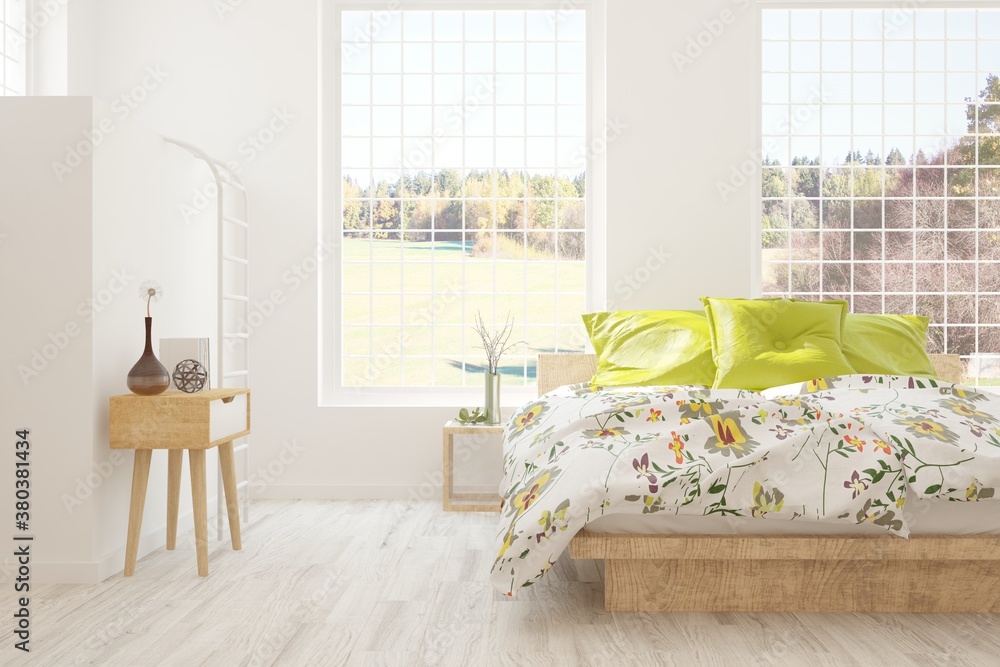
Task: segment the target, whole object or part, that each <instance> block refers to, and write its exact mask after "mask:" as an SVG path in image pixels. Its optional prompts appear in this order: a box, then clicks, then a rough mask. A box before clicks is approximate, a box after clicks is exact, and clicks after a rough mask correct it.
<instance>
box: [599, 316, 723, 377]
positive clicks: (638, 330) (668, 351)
mask: <svg viewBox="0 0 1000 667" xmlns="http://www.w3.org/2000/svg"><path fill="white" fill-rule="evenodd" d="M583 324H584V326H586V327H587V334H588V335H589V336H590V342H591V343H592V344H593V346H594V351H595V352H596V353H597V374H596V375H594V379H593V380H591V384H592V385H595V386H605V387H613V386H619V387H622V386H626V387H639V386H658V385H682V384H696V385H704V386H706V387H708V386H711V384H712V381H713V380H714V379H715V363H714V362H713V361H712V339H711V337H710V335H709V333H708V320H707V319H706V318H705V314H704V313H703V312H700V311H690V310H648V311H631V312H628V311H618V312H611V313H589V314H587V315H584V316H583Z"/></svg>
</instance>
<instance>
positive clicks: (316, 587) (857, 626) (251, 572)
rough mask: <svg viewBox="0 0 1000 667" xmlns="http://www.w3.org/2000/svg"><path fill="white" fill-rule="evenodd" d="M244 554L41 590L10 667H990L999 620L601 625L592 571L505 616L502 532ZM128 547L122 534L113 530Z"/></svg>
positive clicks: (250, 542) (335, 518)
mask: <svg viewBox="0 0 1000 667" xmlns="http://www.w3.org/2000/svg"><path fill="white" fill-rule="evenodd" d="M254 511H255V512H256V513H257V514H256V515H257V516H258V517H261V518H260V519H258V521H257V522H256V523H254V524H253V525H252V526H251V527H250V528H249V529H247V530H246V531H245V533H244V536H243V551H242V552H233V551H232V550H230V548H229V544H228V543H219V544H216V545H214V548H213V549H212V552H211V560H210V575H209V577H208V578H207V579H201V578H198V577H197V574H196V569H195V554H194V545H193V538H192V536H191V535H187V536H181V537H180V538H179V539H178V545H177V550H176V551H172V552H168V551H165V550H162V549H161V550H159V551H156V552H154V553H153V554H150V555H149V556H147V557H145V558H143V559H142V560H140V561H139V564H138V566H137V568H136V573H135V576H134V577H132V578H130V579H125V578H124V577H122V576H121V575H117V576H115V577H112V578H111V579H109V580H107V581H105V582H104V583H102V584H100V585H97V586H41V587H39V588H38V590H37V592H36V595H35V602H34V603H33V605H32V612H33V640H32V648H33V651H32V653H31V654H30V656H25V655H23V654H20V652H17V651H14V650H13V649H12V648H11V640H10V639H9V637H10V635H9V634H6V635H5V636H6V637H7V639H5V640H4V644H3V645H2V646H0V664H3V665H22V664H23V665H57V666H59V667H63V666H65V665H83V664H86V665H115V666H118V665H157V666H160V665H179V666H183V667H194V666H196V665H212V666H214V665H253V666H267V665H424V664H428V665H461V666H463V667H464V666H465V665H542V666H546V667H547V666H548V665H609V664H614V665H641V666H643V667H650V666H653V665H686V666H692V665H810V666H811V667H812V666H819V665H865V666H866V667H868V666H870V665H872V664H880V665H996V664H1000V632H998V631H1000V616H988V615H976V614H969V615H903V614H879V615H875V614H872V615H868V614H836V615H834V614H779V613H774V614H647V613H635V614H622V613H615V614H610V613H607V612H605V611H604V609H603V607H602V604H601V585H600V581H599V572H598V570H597V567H596V566H595V564H594V563H593V562H591V561H571V560H569V559H568V558H563V559H561V560H560V561H559V563H558V564H557V565H556V566H555V567H553V568H552V570H551V571H550V573H549V575H548V576H547V578H546V580H544V581H543V582H542V583H540V584H539V585H538V586H537V587H536V588H534V589H529V590H526V591H524V592H522V593H521V594H520V595H519V596H518V598H517V599H515V600H504V599H501V598H500V596H498V595H496V594H495V593H494V592H493V591H492V589H491V588H490V587H489V583H488V581H487V573H488V570H489V567H490V565H491V563H492V561H493V549H494V547H493V534H494V526H495V523H496V515H493V514H475V513H444V512H442V511H441V509H440V506H439V505H438V504H437V503H432V502H424V503H406V502H322V501H286V502H258V503H255V505H254ZM123 529H124V527H123Z"/></svg>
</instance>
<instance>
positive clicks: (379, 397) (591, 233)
mask: <svg viewBox="0 0 1000 667" xmlns="http://www.w3.org/2000/svg"><path fill="white" fill-rule="evenodd" d="M476 9H480V10H482V9H489V10H494V11H501V10H515V11H516V10H551V11H556V12H558V11H560V10H562V11H566V10H584V11H586V12H587V72H586V82H587V104H586V106H587V109H586V113H587V120H586V123H587V136H586V142H587V143H586V145H587V147H588V151H587V163H586V169H587V171H586V195H585V197H584V200H585V206H586V220H585V250H586V258H585V262H584V272H585V276H586V285H585V304H586V308H587V310H591V311H592V310H598V309H601V308H603V307H604V304H605V301H606V284H605V283H606V280H605V275H606V258H605V253H604V249H605V247H606V245H605V238H606V233H605V219H606V213H605V211H606V203H605V202H606V173H607V170H606V150H605V149H599V150H598V149H595V148H594V147H595V146H597V147H600V146H602V144H600V143H599V141H600V139H601V138H602V137H603V135H604V134H605V132H606V127H607V113H606V94H605V61H606V58H605V41H606V40H605V30H604V26H605V17H606V0H568V1H567V0H561V1H559V0H556V1H550V2H524V1H520V2H516V1H512V0H409V1H407V2H401V1H399V0H390V2H389V3H388V5H387V4H386V2H385V0H352V1H351V2H332V3H325V4H324V3H321V9H320V21H319V54H320V55H319V61H320V62H319V73H320V76H319V78H320V100H319V127H320V131H319V134H320V141H319V183H318V187H319V195H320V202H319V216H318V218H319V221H318V230H317V231H318V239H319V243H320V245H324V246H329V245H330V244H327V243H324V240H326V239H331V237H332V241H333V243H332V245H333V248H334V250H333V252H331V253H329V255H328V256H323V257H322V258H321V261H320V266H319V289H318V294H317V302H318V303H317V305H318V312H319V317H318V321H317V328H318V332H317V338H318V347H319V349H318V350H317V352H318V369H317V395H318V405H320V406H327V407H340V406H375V407H379V406H458V405H470V406H474V405H478V404H479V403H480V402H481V400H482V395H483V394H482V389H480V388H478V387H475V386H469V387H412V386H409V387H345V386H343V382H342V368H343V366H342V360H343V349H342V345H341V342H342V336H341V329H342V322H341V309H342V304H343V289H342V288H343V285H342V262H341V253H342V250H343V244H342V242H341V239H342V238H343V229H342V210H343V185H342V179H341V174H342V169H341V166H342V165H341V150H340V147H341V136H342V134H341V133H342V126H341V120H340V119H341V114H340V109H341V94H340V93H341V91H340V87H341V14H342V13H343V12H349V11H379V10H383V11H390V12H396V11H434V10H443V11H463V10H476ZM535 396H537V389H536V387H534V386H528V387H506V386H505V387H504V389H503V392H502V393H501V398H502V401H503V404H504V406H514V405H518V404H520V403H523V402H525V401H528V400H530V399H532V398H534V397H535Z"/></svg>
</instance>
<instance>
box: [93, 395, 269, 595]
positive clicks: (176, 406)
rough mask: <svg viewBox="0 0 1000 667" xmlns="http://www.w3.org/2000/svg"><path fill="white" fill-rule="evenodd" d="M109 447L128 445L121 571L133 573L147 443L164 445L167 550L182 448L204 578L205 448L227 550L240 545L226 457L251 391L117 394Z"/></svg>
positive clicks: (245, 430) (242, 428)
mask: <svg viewBox="0 0 1000 667" xmlns="http://www.w3.org/2000/svg"><path fill="white" fill-rule="evenodd" d="M110 403H111V448H112V449H134V450H135V462H134V463H133V466H132V500H131V503H130V505H129V514H128V541H127V542H126V547H125V576H126V577H131V576H132V574H133V573H134V572H135V560H136V555H137V554H138V551H139V534H140V530H141V528H142V511H143V506H144V505H145V503H146V485H147V482H148V481H149V462H150V459H151V458H152V455H153V450H154V449H166V450H167V455H168V459H167V549H168V550H173V549H174V548H175V546H176V544H177V508H178V504H179V500H180V489H181V466H182V465H183V463H184V450H185V449H186V450H187V451H188V459H189V461H190V464H191V500H192V506H193V510H194V534H195V542H196V543H197V552H198V575H199V576H202V577H205V576H208V498H207V482H206V479H205V452H206V450H209V449H211V448H213V447H218V448H219V463H220V466H221V468H222V485H223V488H224V490H225V494H226V512H227V514H228V515H229V534H230V537H231V538H232V541H233V549H235V550H237V551H239V550H240V549H241V548H242V543H241V540H240V510H239V499H238V498H237V495H236V494H237V488H236V468H235V465H234V462H233V440H236V439H237V438H242V437H243V436H245V435H249V433H250V390H249V389H209V390H206V391H199V392H196V393H193V394H185V393H184V392H179V391H176V392H167V393H165V394H157V395H156V396H137V395H135V394H124V395H122V396H112V397H111V401H110Z"/></svg>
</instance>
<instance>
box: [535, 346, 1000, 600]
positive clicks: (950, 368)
mask: <svg viewBox="0 0 1000 667" xmlns="http://www.w3.org/2000/svg"><path fill="white" fill-rule="evenodd" d="M931 360H932V361H933V362H934V366H935V368H936V369H937V372H938V376H939V377H941V378H942V379H945V380H948V381H951V382H960V381H961V373H962V363H961V360H960V359H959V358H958V357H957V356H953V355H931ZM595 364H596V358H595V357H594V355H588V354H540V355H538V392H539V394H544V393H547V392H549V391H551V390H552V389H554V388H556V387H558V386H561V385H566V384H575V383H577V382H586V381H588V380H590V378H591V377H593V374H594V370H595ZM570 556H571V557H572V558H591V559H598V560H603V562H604V605H605V607H606V608H607V609H608V610H609V611H674V612H676V611H716V612H718V611H757V612H760V611H782V612H796V611H825V612H834V611H841V612H991V613H1000V536H992V535H990V536H973V537H955V536H948V535H941V536H917V537H912V538H910V539H909V540H904V539H901V538H898V537H894V536H891V535H877V536H858V537H840V536H827V535H817V536H791V535H789V536H750V535H746V536H744V535H709V536H691V535H591V534H589V533H588V532H587V531H586V530H584V531H581V532H580V533H579V534H578V535H577V536H576V537H575V538H574V539H573V541H572V543H571V544H570Z"/></svg>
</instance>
